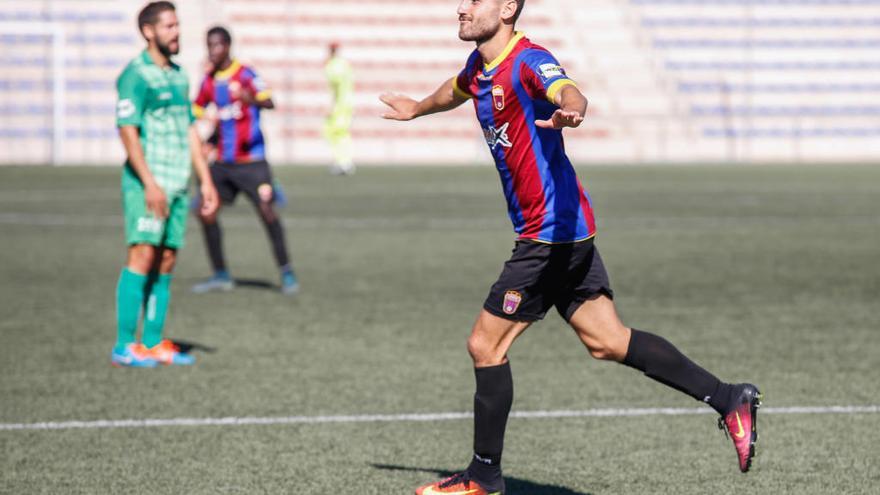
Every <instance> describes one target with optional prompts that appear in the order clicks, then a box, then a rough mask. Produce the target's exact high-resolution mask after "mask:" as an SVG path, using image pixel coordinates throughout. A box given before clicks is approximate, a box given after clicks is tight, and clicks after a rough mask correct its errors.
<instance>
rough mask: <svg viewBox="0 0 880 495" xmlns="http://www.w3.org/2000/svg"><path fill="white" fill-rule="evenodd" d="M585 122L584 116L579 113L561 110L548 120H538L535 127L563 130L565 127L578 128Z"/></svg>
mask: <svg viewBox="0 0 880 495" xmlns="http://www.w3.org/2000/svg"><path fill="white" fill-rule="evenodd" d="M583 121H584V116H583V115H581V114H580V113H579V112H572V111H566V110H563V109H561V108H559V109H557V110H556V111H555V112H553V115H551V116H550V118H549V119H547V120H536V121H535V125H536V126H538V127H542V128H544V129H562V128H563V127H577V126H579V125H581V122H583Z"/></svg>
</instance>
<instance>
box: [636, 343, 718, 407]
mask: <svg viewBox="0 0 880 495" xmlns="http://www.w3.org/2000/svg"><path fill="white" fill-rule="evenodd" d="M623 364H625V365H627V366H629V367H631V368H635V369H637V370H639V371H642V372H644V373H645V375H646V376H648V377H650V378H653V379H654V380H657V381H658V382H660V383H662V384H664V385H667V386H669V387H672V388H674V389H676V390H678V391H680V392H684V393H686V394H687V395H690V396H691V397H693V398H694V399H697V400H698V401H702V402H705V403H707V404H709V405H710V406H711V407H712V408H713V409H715V410H716V411H718V412H719V413H720V414H725V413H727V408H728V404H729V402H730V393H731V390H732V388H733V387H732V385H730V384H727V383H724V382H722V381H721V380H719V379H718V378H716V377H715V376H714V375H713V374H712V373H709V372H708V371H706V370H704V369H703V368H701V367H700V366H698V365H697V363H695V362H693V361H691V360H690V359H688V357H687V356H685V355H684V354H682V353H681V351H679V350H678V349H676V347H675V346H674V345H672V344H671V343H670V342H669V341H668V340H666V339H664V338H663V337H659V336H657V335H654V334H652V333H648V332H643V331H641V330H636V329H633V330H632V337H630V341H629V348H628V350H627V353H626V358H624V360H623Z"/></svg>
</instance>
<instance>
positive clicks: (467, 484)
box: [416, 471, 504, 495]
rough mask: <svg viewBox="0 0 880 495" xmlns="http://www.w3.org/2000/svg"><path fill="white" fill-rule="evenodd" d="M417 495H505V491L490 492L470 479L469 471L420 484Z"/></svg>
mask: <svg viewBox="0 0 880 495" xmlns="http://www.w3.org/2000/svg"><path fill="white" fill-rule="evenodd" d="M416 495H504V492H503V491H494V492H488V491H486V490H485V489H484V488H483V487H482V486H480V485H479V483H477V482H476V481H473V480H471V479H470V476H468V473H467V471H465V472H462V473H458V474H454V475H452V476H450V477H449V478H446V479H444V480H441V481H437V482H434V483H431V484H430V485H425V486H420V487H419V488H417V489H416Z"/></svg>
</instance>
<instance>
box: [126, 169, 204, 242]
mask: <svg viewBox="0 0 880 495" xmlns="http://www.w3.org/2000/svg"><path fill="white" fill-rule="evenodd" d="M165 194H166V195H167V199H168V218H166V219H165V220H160V219H159V218H156V216H155V215H153V213H152V212H150V211H147V201H146V198H145V196H144V186H143V184H142V183H141V181H140V179H138V178H137V177H136V176H135V175H134V172H132V171H131V170H129V168H128V167H125V168H124V170H123V172H122V212H123V215H124V216H125V242H126V244H128V245H129V246H131V245H133V244H150V245H152V246H165V247H169V248H172V249H180V248H182V247H183V244H184V238H185V237H186V216H187V214H188V212H189V199H188V197H187V194H186V192H183V193H177V194H168V193H167V192H166V193H165Z"/></svg>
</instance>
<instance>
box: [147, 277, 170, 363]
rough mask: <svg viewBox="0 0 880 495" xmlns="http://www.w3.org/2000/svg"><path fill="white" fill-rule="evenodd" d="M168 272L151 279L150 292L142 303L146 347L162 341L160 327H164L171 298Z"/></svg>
mask: <svg viewBox="0 0 880 495" xmlns="http://www.w3.org/2000/svg"><path fill="white" fill-rule="evenodd" d="M171 278H172V275H171V274H170V273H163V274H160V275H159V276H158V277H156V279H155V280H154V281H153V284H152V286H151V287H150V293H149V295H147V297H146V301H145V303H144V338H143V343H144V345H145V346H147V347H153V346H155V345H156V344H158V343H159V342H161V341H162V329H163V328H165V317H166V316H167V315H168V302H169V301H170V300H171V290H170V287H171Z"/></svg>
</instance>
